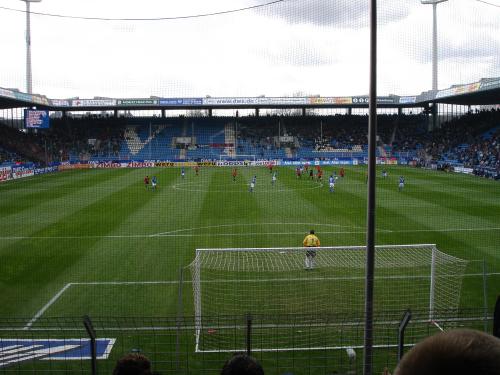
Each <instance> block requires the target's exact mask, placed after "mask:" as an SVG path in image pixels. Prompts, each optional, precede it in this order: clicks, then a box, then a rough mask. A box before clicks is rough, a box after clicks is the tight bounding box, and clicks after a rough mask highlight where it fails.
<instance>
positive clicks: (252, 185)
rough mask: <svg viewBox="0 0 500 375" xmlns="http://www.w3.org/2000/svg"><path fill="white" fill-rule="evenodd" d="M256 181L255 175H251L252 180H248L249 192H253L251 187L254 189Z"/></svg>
mask: <svg viewBox="0 0 500 375" xmlns="http://www.w3.org/2000/svg"><path fill="white" fill-rule="evenodd" d="M256 182H257V176H253V177H252V181H251V182H250V190H249V191H250V193H253V189H255V183H256Z"/></svg>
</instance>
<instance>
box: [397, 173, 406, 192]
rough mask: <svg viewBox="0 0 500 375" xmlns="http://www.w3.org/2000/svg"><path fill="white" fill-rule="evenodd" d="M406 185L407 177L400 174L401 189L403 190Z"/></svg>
mask: <svg viewBox="0 0 500 375" xmlns="http://www.w3.org/2000/svg"><path fill="white" fill-rule="evenodd" d="M404 187H405V178H404V177H403V176H399V187H398V189H399V191H402V190H403V188H404Z"/></svg>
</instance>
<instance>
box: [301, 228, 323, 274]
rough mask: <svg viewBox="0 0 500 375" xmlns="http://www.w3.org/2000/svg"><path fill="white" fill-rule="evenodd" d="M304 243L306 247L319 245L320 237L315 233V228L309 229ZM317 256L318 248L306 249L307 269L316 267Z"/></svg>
mask: <svg viewBox="0 0 500 375" xmlns="http://www.w3.org/2000/svg"><path fill="white" fill-rule="evenodd" d="M302 244H303V245H304V246H305V247H319V246H320V243H319V238H318V237H316V235H315V234H314V229H311V230H310V231H309V234H308V235H307V236H306V237H305V238H304V241H302ZM315 257H316V250H313V249H309V250H307V251H306V261H305V263H306V267H305V269H306V270H312V269H313V268H314V258H315Z"/></svg>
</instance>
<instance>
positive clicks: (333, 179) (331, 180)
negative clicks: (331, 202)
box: [328, 175, 335, 193]
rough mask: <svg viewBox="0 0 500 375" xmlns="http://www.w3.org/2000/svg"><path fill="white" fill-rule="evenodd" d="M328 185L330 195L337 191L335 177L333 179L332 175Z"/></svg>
mask: <svg viewBox="0 0 500 375" xmlns="http://www.w3.org/2000/svg"><path fill="white" fill-rule="evenodd" d="M328 183H329V185H330V193H333V192H334V191H335V177H333V175H330V178H329V179H328Z"/></svg>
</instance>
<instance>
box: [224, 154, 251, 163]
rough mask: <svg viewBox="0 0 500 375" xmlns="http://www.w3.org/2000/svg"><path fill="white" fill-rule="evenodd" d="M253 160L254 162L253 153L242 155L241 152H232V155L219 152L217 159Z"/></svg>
mask: <svg viewBox="0 0 500 375" xmlns="http://www.w3.org/2000/svg"><path fill="white" fill-rule="evenodd" d="M245 160H248V161H253V162H255V160H256V158H255V155H243V154H234V155H226V154H220V157H219V161H245Z"/></svg>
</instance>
